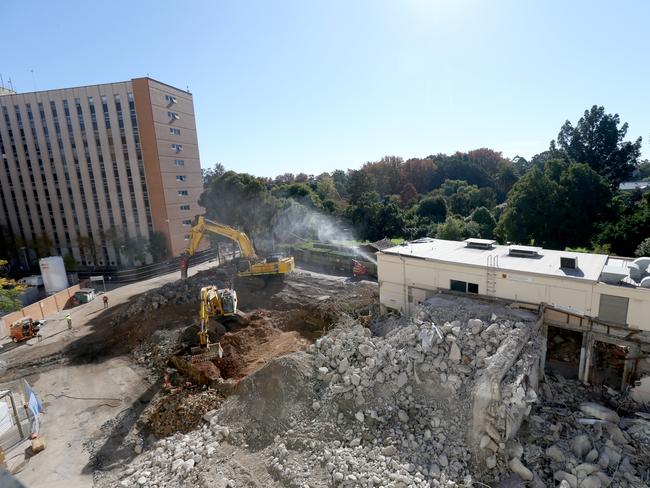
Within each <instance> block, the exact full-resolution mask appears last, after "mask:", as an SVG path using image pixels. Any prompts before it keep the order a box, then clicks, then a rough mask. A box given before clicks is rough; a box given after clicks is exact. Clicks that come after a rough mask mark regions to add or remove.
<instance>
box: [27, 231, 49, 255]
mask: <svg viewBox="0 0 650 488" xmlns="http://www.w3.org/2000/svg"><path fill="white" fill-rule="evenodd" d="M53 245H54V243H53V242H52V239H50V236H48V235H47V233H45V232H44V233H43V234H41V235H40V236H38V237H37V238H36V239H34V240H33V241H31V242H30V243H29V246H28V247H30V248H31V249H33V250H34V251H35V252H36V257H38V258H45V257H47V256H51V255H52V246H53Z"/></svg>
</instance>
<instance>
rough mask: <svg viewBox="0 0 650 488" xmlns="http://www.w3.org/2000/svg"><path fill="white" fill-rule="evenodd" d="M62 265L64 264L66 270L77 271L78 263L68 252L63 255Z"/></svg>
mask: <svg viewBox="0 0 650 488" xmlns="http://www.w3.org/2000/svg"><path fill="white" fill-rule="evenodd" d="M63 265H64V266H65V269H66V271H70V272H72V271H77V270H78V269H79V263H78V262H77V260H76V259H75V258H74V256H73V255H72V254H70V253H68V254H66V255H65V256H63Z"/></svg>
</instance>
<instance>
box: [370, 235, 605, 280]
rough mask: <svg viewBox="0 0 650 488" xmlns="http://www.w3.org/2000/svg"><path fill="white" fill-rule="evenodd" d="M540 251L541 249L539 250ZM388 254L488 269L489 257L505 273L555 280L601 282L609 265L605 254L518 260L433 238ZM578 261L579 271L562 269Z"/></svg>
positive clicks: (501, 251) (504, 250) (543, 253)
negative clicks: (569, 261)
mask: <svg viewBox="0 0 650 488" xmlns="http://www.w3.org/2000/svg"><path fill="white" fill-rule="evenodd" d="M537 249H539V248H537ZM382 252H383V253H385V254H397V255H401V256H405V257H413V258H419V259H426V260H431V261H438V262H445V263H452V264H462V265H469V266H476V267H484V268H486V267H487V262H488V256H496V257H497V258H496V260H495V259H494V258H491V259H492V260H493V261H492V262H493V263H496V262H498V265H497V268H498V269H499V270H503V271H513V272H517V273H526V274H537V275H544V276H551V277H561V278H570V279H578V280H586V281H591V282H594V283H595V282H598V279H599V277H600V273H601V272H602V270H603V267H604V266H605V263H606V262H607V258H608V257H607V256H606V255H604V254H591V253H577V252H573V251H555V250H551V249H539V252H540V253H539V255H537V256H533V257H516V256H510V255H509V247H508V246H502V245H495V246H494V247H493V248H492V249H476V248H471V247H467V246H466V244H465V242H463V241H447V240H443V239H432V240H431V241H429V242H421V243H415V242H411V243H405V244H402V245H400V246H395V247H391V248H389V249H385V250H384V251H382ZM576 256H577V258H578V268H577V269H566V268H560V258H561V257H576Z"/></svg>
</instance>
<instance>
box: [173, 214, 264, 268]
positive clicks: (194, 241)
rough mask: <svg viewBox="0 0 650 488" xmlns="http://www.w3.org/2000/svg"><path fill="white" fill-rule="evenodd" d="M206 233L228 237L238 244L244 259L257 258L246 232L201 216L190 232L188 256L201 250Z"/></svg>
mask: <svg viewBox="0 0 650 488" xmlns="http://www.w3.org/2000/svg"><path fill="white" fill-rule="evenodd" d="M206 232H212V233H213V234H217V235H220V236H223V237H227V238H228V239H230V240H232V241H234V242H236V243H237V244H238V245H239V250H240V251H241V255H242V257H244V258H247V259H251V258H255V257H256V256H255V248H254V247H253V243H252V242H251V240H250V239H249V238H248V236H247V235H246V234H245V233H244V232H241V231H238V230H237V229H233V228H232V227H230V226H227V225H224V224H220V223H219V222H213V221H212V220H208V219H206V218H205V217H203V215H199V218H198V221H197V223H196V225H195V226H194V227H192V231H191V232H190V245H189V246H188V247H187V250H186V251H185V252H186V254H187V255H188V256H193V255H194V253H195V252H196V251H197V249H198V248H199V244H201V240H202V239H203V235H204V234H205V233H206Z"/></svg>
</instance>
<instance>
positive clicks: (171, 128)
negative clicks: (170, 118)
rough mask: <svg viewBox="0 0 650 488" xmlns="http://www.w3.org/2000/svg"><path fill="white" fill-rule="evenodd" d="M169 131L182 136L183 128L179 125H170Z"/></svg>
mask: <svg viewBox="0 0 650 488" xmlns="http://www.w3.org/2000/svg"><path fill="white" fill-rule="evenodd" d="M169 133H170V134H174V135H175V136H180V135H181V130H180V129H179V128H177V127H170V128H169Z"/></svg>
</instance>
